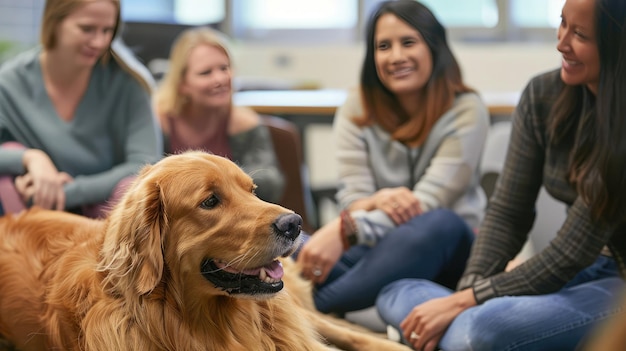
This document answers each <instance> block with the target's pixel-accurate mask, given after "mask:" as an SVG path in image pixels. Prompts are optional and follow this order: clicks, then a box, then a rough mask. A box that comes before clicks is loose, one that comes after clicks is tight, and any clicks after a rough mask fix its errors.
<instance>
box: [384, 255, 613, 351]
mask: <svg viewBox="0 0 626 351" xmlns="http://www.w3.org/2000/svg"><path fill="white" fill-rule="evenodd" d="M609 260H610V259H608V258H604V257H602V258H600V259H598V261H597V262H596V263H595V264H594V265H592V266H590V267H589V268H587V269H586V270H584V271H582V272H581V273H580V274H579V275H578V276H577V277H576V278H574V279H572V281H571V282H570V283H571V284H568V285H567V286H566V287H564V288H563V289H562V290H560V291H559V292H557V293H553V294H546V295H534V296H507V297H498V298H494V299H491V300H489V301H487V302H485V303H484V304H482V305H480V306H476V307H473V308H470V309H468V310H466V311H464V312H463V313H461V314H460V315H459V316H458V317H457V318H456V319H455V320H454V321H453V323H452V324H451V325H450V327H449V328H448V330H447V332H446V334H445V335H444V337H443V338H442V340H441V342H440V345H439V346H440V347H441V349H443V350H445V351H455V350H468V349H472V350H486V351H487V350H573V349H574V348H575V347H576V345H578V343H579V342H580V341H581V339H582V338H583V337H584V336H585V335H586V334H587V333H588V332H589V331H590V330H591V328H593V327H594V326H595V325H596V324H597V322H598V321H600V320H604V319H606V318H609V317H610V316H611V315H613V314H615V313H620V312H622V311H621V310H620V309H619V308H617V307H615V306H614V305H613V302H614V300H615V298H617V297H618V296H619V292H620V291H621V290H622V289H623V287H624V282H623V280H622V279H621V278H620V277H618V275H617V268H616V266H615V263H614V262H611V261H612V260H611V261H609ZM451 293H452V290H450V289H447V288H444V287H442V286H440V285H437V284H435V283H433V282H429V281H424V280H411V279H406V280H401V281H397V282H394V283H392V284H390V285H388V286H386V287H385V288H384V289H383V290H382V291H381V293H380V295H379V297H378V299H377V303H376V304H377V308H378V312H379V314H380V316H381V317H382V319H383V320H385V321H386V322H387V323H389V324H390V325H392V326H394V327H395V328H397V329H399V324H400V322H401V321H402V320H403V319H404V318H405V317H406V315H408V313H409V312H410V311H411V309H412V308H413V307H414V306H417V305H419V304H421V303H423V302H426V301H428V300H431V299H433V298H437V297H443V296H448V295H449V294H451Z"/></svg>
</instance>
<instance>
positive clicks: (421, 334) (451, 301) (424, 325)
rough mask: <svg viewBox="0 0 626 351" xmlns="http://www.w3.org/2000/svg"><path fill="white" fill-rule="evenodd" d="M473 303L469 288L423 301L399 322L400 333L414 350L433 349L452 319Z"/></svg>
mask: <svg viewBox="0 0 626 351" xmlns="http://www.w3.org/2000/svg"><path fill="white" fill-rule="evenodd" d="M475 305H476V299H475V298H474V292H473V291H472V289H471V288H469V289H465V290H463V291H460V292H457V293H454V294H452V295H450V296H446V297H442V298H437V299H432V300H430V301H427V302H424V303H423V304H421V305H418V306H416V307H414V308H413V310H411V312H410V313H409V315H408V316H406V318H405V319H404V320H403V321H402V323H400V328H402V335H403V336H404V338H405V339H406V340H408V341H409V343H410V344H411V345H412V346H413V347H414V348H415V349H416V350H423V351H433V350H435V348H436V347H437V344H439V341H440V340H441V338H442V337H443V334H444V333H445V332H446V330H447V329H448V327H449V326H450V324H452V321H453V320H454V319H455V318H456V317H457V316H458V315H459V314H460V313H461V312H463V311H465V310H466V309H468V308H470V307H472V306H475Z"/></svg>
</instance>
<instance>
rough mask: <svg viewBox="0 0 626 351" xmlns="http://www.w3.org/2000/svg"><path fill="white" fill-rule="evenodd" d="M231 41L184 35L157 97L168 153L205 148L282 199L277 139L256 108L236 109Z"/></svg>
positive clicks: (264, 192) (206, 33) (271, 197)
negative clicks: (244, 172) (273, 143)
mask: <svg viewBox="0 0 626 351" xmlns="http://www.w3.org/2000/svg"><path fill="white" fill-rule="evenodd" d="M231 66H232V63H231V55H230V51H229V49H228V45H227V41H226V38H225V37H224V36H223V35H222V34H221V33H219V32H218V31H216V30H213V29H210V28H208V27H197V28H191V29H187V30H185V31H183V32H182V33H181V34H180V35H179V36H178V38H177V39H176V41H175V42H174V45H173V47H172V50H171V54H170V68H169V70H168V72H167V73H166V74H165V76H164V77H163V80H162V82H161V83H160V86H159V89H158V91H157V94H156V97H155V101H154V102H155V106H156V111H157V115H158V118H159V121H160V123H161V128H162V130H163V136H164V139H165V152H166V153H180V152H182V151H185V150H188V149H196V150H197V149H202V150H205V151H209V152H211V153H214V154H216V155H220V156H224V157H227V158H229V159H231V160H234V161H236V162H237V163H238V164H239V165H240V166H241V167H243V169H244V170H246V171H247V172H248V173H249V174H251V175H252V177H253V178H254V181H255V183H256V184H257V185H258V188H257V193H258V195H259V197H260V198H262V199H264V200H267V201H271V202H276V201H278V200H279V199H280V198H281V195H282V191H283V187H284V178H283V175H282V173H281V172H280V170H279V168H278V161H277V159H276V155H275V154H274V147H273V145H272V140H271V136H270V133H269V130H268V129H267V127H266V126H265V125H264V124H262V123H261V118H260V116H259V115H258V114H257V113H256V112H254V111H253V110H251V109H249V108H246V107H241V106H233V103H232V93H233V71H232V67H231Z"/></svg>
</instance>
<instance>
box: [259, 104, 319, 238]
mask: <svg viewBox="0 0 626 351" xmlns="http://www.w3.org/2000/svg"><path fill="white" fill-rule="evenodd" d="M261 118H262V120H263V123H264V124H265V125H266V126H267V127H268V128H269V130H270V134H271V136H272V143H273V144H274V150H275V152H276V157H277V158H278V163H279V166H280V169H281V170H282V172H283V175H284V177H285V190H284V192H283V196H282V198H281V199H280V201H278V204H279V205H281V206H283V207H286V208H288V209H291V210H293V211H294V212H296V213H297V214H299V215H300V216H302V222H303V223H302V229H303V230H304V231H306V232H308V233H309V234H312V233H313V231H314V230H315V229H316V228H317V226H316V224H315V223H312V222H311V219H312V218H315V215H314V213H315V208H314V206H313V200H312V196H311V189H310V187H309V181H308V171H307V167H306V165H305V164H304V161H303V156H302V142H301V138H300V132H299V131H298V128H296V126H295V125H294V124H293V123H291V122H289V121H287V120H285V119H283V118H279V117H275V116H267V115H264V116H262V117H261Z"/></svg>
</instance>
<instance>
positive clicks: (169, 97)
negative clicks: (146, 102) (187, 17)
mask: <svg viewBox="0 0 626 351" xmlns="http://www.w3.org/2000/svg"><path fill="white" fill-rule="evenodd" d="M200 45H210V46H213V47H215V48H218V49H220V50H221V51H223V52H224V54H225V55H226V57H228V61H229V62H232V56H231V54H230V51H229V49H228V41H227V39H226V37H225V36H224V35H223V34H222V33H220V32H218V31H216V30H214V29H211V28H209V27H194V28H190V29H187V30H185V31H183V32H182V33H180V34H179V35H178V37H177V38H176V40H175V41H174V44H173V45H172V49H171V51H170V57H169V67H168V70H167V72H166V73H165V75H164V76H163V79H162V81H161V83H160V84H159V87H158V89H157V91H156V95H155V109H156V112H157V115H158V116H159V122H160V123H161V127H163V126H165V125H166V123H164V122H165V121H164V119H165V118H167V116H168V115H172V116H176V115H179V114H180V113H181V112H182V110H183V108H184V107H185V105H186V103H187V102H188V101H187V100H186V99H185V97H184V96H182V95H181V94H180V92H179V87H180V85H181V83H182V80H183V77H184V76H185V74H186V73H187V61H188V59H189V55H190V54H191V51H192V50H193V49H194V48H196V47H198V46H200Z"/></svg>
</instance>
